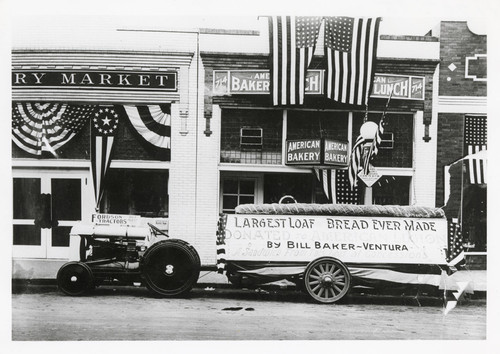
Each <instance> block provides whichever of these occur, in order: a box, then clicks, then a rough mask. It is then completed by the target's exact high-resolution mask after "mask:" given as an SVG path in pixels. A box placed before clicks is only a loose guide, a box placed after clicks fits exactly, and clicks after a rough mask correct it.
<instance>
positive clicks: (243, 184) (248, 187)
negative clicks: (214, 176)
mask: <svg viewBox="0 0 500 354" xmlns="http://www.w3.org/2000/svg"><path fill="white" fill-rule="evenodd" d="M254 193H255V181H254V180H244V179H243V180H240V194H254Z"/></svg>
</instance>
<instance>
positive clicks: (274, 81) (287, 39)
mask: <svg viewBox="0 0 500 354" xmlns="http://www.w3.org/2000/svg"><path fill="white" fill-rule="evenodd" d="M321 21H322V18H321V17H314V16H313V17H304V16H271V17H270V18H269V34H270V35H269V40H270V43H269V47H270V48H269V52H270V59H271V60H272V61H271V63H270V64H271V65H270V66H271V94H272V98H273V104H274V105H275V106H278V105H295V104H303V102H304V91H305V75H306V71H307V68H308V67H309V64H310V63H311V59H312V56H313V53H314V48H315V47H316V41H317V39H318V35H319V28H320V26H321Z"/></svg>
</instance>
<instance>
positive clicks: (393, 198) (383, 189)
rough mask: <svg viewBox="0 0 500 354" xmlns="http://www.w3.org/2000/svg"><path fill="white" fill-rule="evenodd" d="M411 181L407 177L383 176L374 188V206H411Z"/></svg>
mask: <svg viewBox="0 0 500 354" xmlns="http://www.w3.org/2000/svg"><path fill="white" fill-rule="evenodd" d="M410 181H411V177H406V176H400V177H396V176H383V177H381V178H380V179H379V180H378V181H377V182H375V184H374V185H373V186H372V188H373V204H378V205H409V204H410Z"/></svg>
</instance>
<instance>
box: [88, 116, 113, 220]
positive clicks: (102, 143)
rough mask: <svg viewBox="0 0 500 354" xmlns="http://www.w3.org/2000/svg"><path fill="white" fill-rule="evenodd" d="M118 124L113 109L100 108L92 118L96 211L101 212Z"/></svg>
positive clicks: (91, 154) (91, 147)
mask: <svg viewBox="0 0 500 354" xmlns="http://www.w3.org/2000/svg"><path fill="white" fill-rule="evenodd" d="M118 123H119V116H118V114H117V113H116V111H115V109H114V108H113V107H99V108H98V109H97V110H96V112H95V113H94V115H93V117H92V121H91V129H90V135H91V145H90V161H91V166H92V179H93V181H94V195H95V202H96V210H99V204H100V201H101V197H102V192H103V189H104V180H105V177H106V174H107V171H108V169H109V165H110V164H111V153H112V150H113V143H114V140H115V135H116V131H117V129H118Z"/></svg>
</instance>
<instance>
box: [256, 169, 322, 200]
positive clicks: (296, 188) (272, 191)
mask: <svg viewBox="0 0 500 354" xmlns="http://www.w3.org/2000/svg"><path fill="white" fill-rule="evenodd" d="M313 177H314V176H313V174H312V173H308V174H297V173H293V174H282V173H280V174H278V173H268V174H265V175H264V203H278V202H279V201H280V199H281V198H282V197H284V196H291V197H293V198H294V199H295V200H296V201H297V203H311V202H312V198H313V193H314V180H313Z"/></svg>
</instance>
